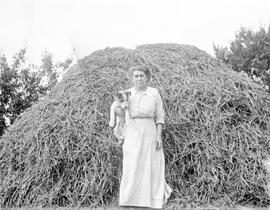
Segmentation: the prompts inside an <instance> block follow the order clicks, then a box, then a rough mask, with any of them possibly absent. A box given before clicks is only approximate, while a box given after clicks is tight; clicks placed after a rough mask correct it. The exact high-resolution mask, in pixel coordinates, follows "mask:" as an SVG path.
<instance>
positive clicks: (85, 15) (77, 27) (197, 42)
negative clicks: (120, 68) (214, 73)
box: [0, 0, 270, 64]
mask: <svg viewBox="0 0 270 210" xmlns="http://www.w3.org/2000/svg"><path fill="white" fill-rule="evenodd" d="M269 11H270V1H269V0H203V1H202V0H0V28H1V31H0V52H2V53H5V55H6V56H7V57H8V58H11V57H12V56H13V55H14V54H15V53H16V52H18V50H19V49H20V48H22V47H23V46H26V47H27V49H28V51H27V52H28V54H27V56H28V61H29V62H30V63H34V64H39V63H40V60H41V55H42V53H44V51H45V50H47V51H49V52H51V53H53V54H54V57H55V60H63V59H65V58H66V57H67V56H70V55H71V54H72V53H73V52H75V54H76V56H77V57H78V58H79V59H80V58H82V57H84V56H86V55H89V54H90V53H92V52H93V51H96V50H101V49H104V48H106V47H125V48H130V49H135V48H136V46H138V45H141V44H153V43H177V44H189V45H193V46H196V47H198V48H199V49H201V50H204V51H206V52H207V53H209V54H210V55H212V56H214V50H213V44H215V45H220V46H229V43H230V41H232V40H233V39H234V37H235V34H236V33H237V32H238V31H239V29H240V27H246V28H250V29H252V30H258V29H259V28H260V27H264V28H267V27H268V26H270V12H269ZM73 49H74V50H75V51H73Z"/></svg>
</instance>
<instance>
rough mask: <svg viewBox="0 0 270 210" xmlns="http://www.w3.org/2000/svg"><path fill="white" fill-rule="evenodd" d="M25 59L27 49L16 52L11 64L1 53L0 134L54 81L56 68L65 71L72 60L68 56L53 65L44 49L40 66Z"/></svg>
mask: <svg viewBox="0 0 270 210" xmlns="http://www.w3.org/2000/svg"><path fill="white" fill-rule="evenodd" d="M25 58H26V48H23V49H21V50H20V51H19V52H18V53H17V54H15V56H14V57H13V60H12V64H11V65H9V64H8V62H7V59H6V57H5V55H4V54H0V137H1V136H2V135H3V133H4V131H5V129H6V128H7V127H8V126H9V124H12V123H13V122H14V120H15V119H16V118H17V116H19V115H20V114H21V113H22V112H23V111H24V110H25V109H27V108H29V107H31V106H32V104H33V103H35V102H37V101H38V100H39V99H40V97H42V96H44V95H45V94H46V93H47V92H48V91H49V90H50V89H51V88H52V87H53V86H54V85H55V84H56V83H57V81H58V76H57V75H58V74H57V73H58V71H59V69H60V70H61V71H63V72H65V70H66V69H67V68H68V67H69V64H70V63H71V61H72V59H71V58H67V59H66V60H65V61H63V62H58V63H57V64H54V63H53V55H52V54H51V53H48V52H45V53H44V54H43V56H42V65H41V66H40V67H38V66H35V65H32V64H27V63H26V59H25ZM44 81H45V82H44Z"/></svg>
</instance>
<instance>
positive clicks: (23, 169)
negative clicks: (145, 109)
mask: <svg viewBox="0 0 270 210" xmlns="http://www.w3.org/2000/svg"><path fill="white" fill-rule="evenodd" d="M136 64H146V65H148V66H149V68H150V69H151V70H152V73H153V77H152V81H151V85H152V86H155V87H157V88H158V89H159V91H160V93H161V95H162V98H163V101H164V105H165V109H166V114H167V118H166V122H165V123H166V125H165V128H164V131H163V140H164V148H165V157H166V179H167V181H168V183H169V185H170V186H171V187H172V188H173V189H174V192H173V194H172V197H171V199H170V200H169V205H177V206H180V207H181V206H185V207H186V206H188V207H196V206H205V205H208V206H209V205H212V206H218V207H222V206H226V207H234V206H236V205H239V204H241V205H255V206H257V207H265V206H268V205H269V201H270V199H269V195H268V194H267V184H266V183H267V174H266V170H265V168H264V166H263V164H262V161H263V160H264V159H265V158H266V157H267V156H268V155H269V149H270V145H269V142H270V141H269V140H270V137H269V136H270V97H269V95H267V93H266V92H265V91H264V90H263V89H262V88H261V87H260V86H258V85H256V84H255V83H253V82H252V81H251V80H250V79H249V78H247V77H246V76H245V75H242V74H238V73H235V72H233V71H232V70H230V69H229V68H227V67H226V66H223V65H222V64H221V63H219V62H218V61H217V60H215V59H213V58H211V57H210V56H209V55H207V54H206V53H205V52H203V51H200V50H198V49H197V48H195V47H192V46H184V45H175V44H156V45H143V46H139V47H138V48H137V49H136V50H128V49H123V48H112V49H111V48H106V49H105V50H100V51H96V52H94V53H93V54H91V55H90V56H88V57H85V58H84V59H82V60H81V61H80V65H79V66H78V65H77V66H74V67H73V68H72V69H70V70H69V71H68V72H67V74H66V75H65V77H64V79H63V81H62V82H61V83H59V84H58V85H57V86H56V87H55V88H54V89H53V90H52V91H51V93H50V94H49V95H48V96H47V97H46V98H45V99H44V100H43V101H40V102H39V103H38V104H36V105H34V106H33V107H31V108H30V109H29V110H27V111H26V112H25V113H24V114H23V115H21V117H20V119H17V120H16V122H15V123H14V124H13V125H12V126H11V127H10V129H9V130H8V132H7V133H6V134H5V135H4V136H3V137H2V138H1V140H0V205H1V206H2V207H19V206H43V207H47V206H89V207H95V206H100V205H109V204H111V203H112V202H116V201H117V197H118V193H119V182H120V178H121V167H122V166H121V158H122V157H121V154H122V153H121V148H120V147H119V146H117V144H116V140H115V139H114V137H113V135H112V131H111V129H110V128H109V127H108V120H109V106H110V104H111V102H112V100H113V95H114V93H115V92H116V91H118V90H121V89H125V88H128V87H130V81H129V77H128V73H127V69H128V68H129V67H131V66H132V65H136Z"/></svg>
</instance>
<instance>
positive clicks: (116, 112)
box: [109, 91, 131, 144]
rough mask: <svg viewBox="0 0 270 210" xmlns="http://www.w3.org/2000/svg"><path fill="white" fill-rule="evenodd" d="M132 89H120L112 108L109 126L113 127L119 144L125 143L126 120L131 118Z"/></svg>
mask: <svg viewBox="0 0 270 210" xmlns="http://www.w3.org/2000/svg"><path fill="white" fill-rule="evenodd" d="M130 95H131V92H130V91H120V92H118V93H117V94H116V96H115V100H114V102H113V103H112V105H111V108H110V122H109V126H110V127H112V128H113V131H114V136H115V137H116V138H117V139H118V143H119V144H123V142H124V138H125V129H126V122H127V121H128V120H129V98H130Z"/></svg>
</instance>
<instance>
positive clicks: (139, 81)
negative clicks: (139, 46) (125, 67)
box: [132, 71, 148, 88]
mask: <svg viewBox="0 0 270 210" xmlns="http://www.w3.org/2000/svg"><path fill="white" fill-rule="evenodd" d="M132 82H133V84H134V86H135V87H136V88H144V87H146V85H147V82H148V78H147V76H146V75H145V73H144V72H143V71H134V72H133V76H132Z"/></svg>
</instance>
